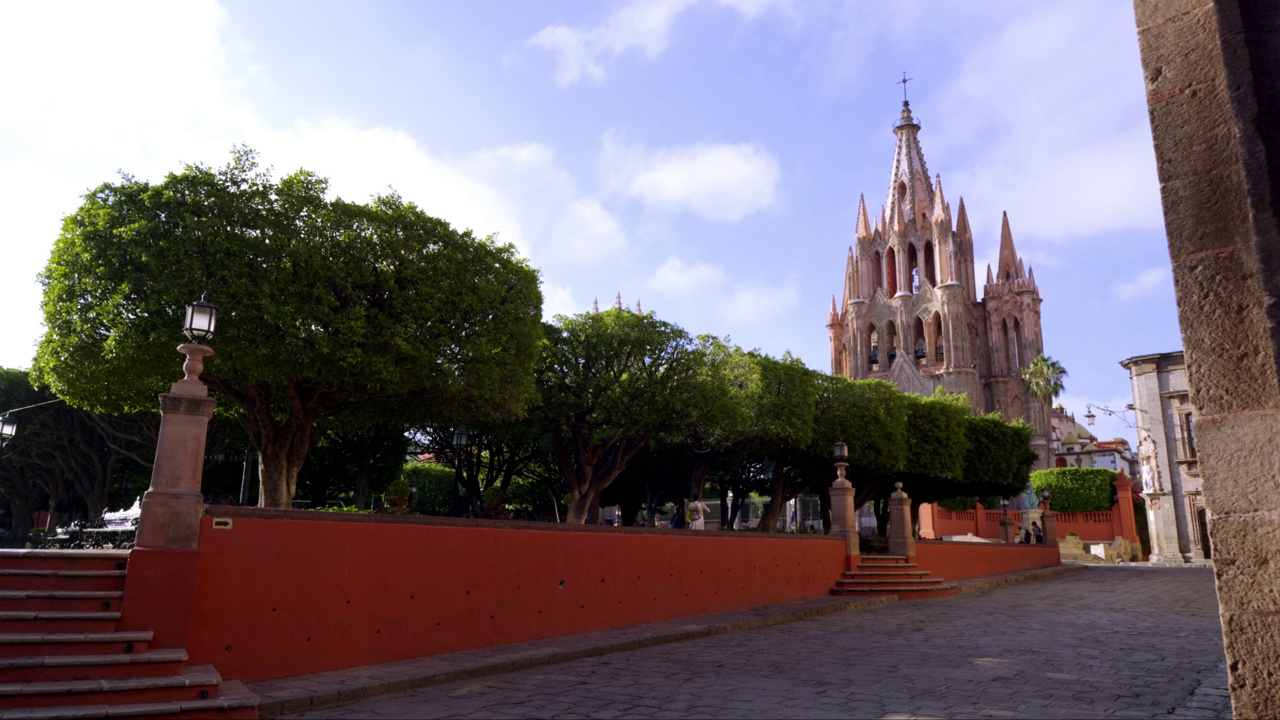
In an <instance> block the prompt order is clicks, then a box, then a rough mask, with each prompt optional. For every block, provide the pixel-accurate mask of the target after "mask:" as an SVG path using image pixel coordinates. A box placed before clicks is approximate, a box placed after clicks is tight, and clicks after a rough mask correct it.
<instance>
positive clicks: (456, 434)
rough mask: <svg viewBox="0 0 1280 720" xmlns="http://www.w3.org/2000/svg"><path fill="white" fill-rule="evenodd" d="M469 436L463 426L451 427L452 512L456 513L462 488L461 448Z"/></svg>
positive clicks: (465, 445)
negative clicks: (452, 451) (452, 450)
mask: <svg viewBox="0 0 1280 720" xmlns="http://www.w3.org/2000/svg"><path fill="white" fill-rule="evenodd" d="M470 439H471V437H470V436H469V435H468V434H467V429H466V428H464V427H456V428H454V429H453V449H454V453H453V514H454V515H457V514H458V499H459V496H460V495H461V493H460V492H459V491H460V490H461V489H462V450H463V449H464V448H466V447H467V442H468V441H469V440H470Z"/></svg>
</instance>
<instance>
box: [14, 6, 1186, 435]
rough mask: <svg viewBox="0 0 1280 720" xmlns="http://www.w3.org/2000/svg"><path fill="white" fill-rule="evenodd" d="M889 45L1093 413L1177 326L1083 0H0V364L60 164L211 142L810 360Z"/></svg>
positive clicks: (660, 310)
mask: <svg viewBox="0 0 1280 720" xmlns="http://www.w3.org/2000/svg"><path fill="white" fill-rule="evenodd" d="M903 71H906V72H907V74H908V76H909V77H911V78H914V80H913V81H912V82H911V83H910V84H909V87H908V92H909V94H910V98H911V104H912V109H913V111H914V114H915V116H916V118H917V119H918V120H919V121H920V123H921V126H922V130H921V133H920V139H921V144H922V146H923V148H924V152H925V158H926V160H927V161H928V164H929V169H930V171H931V172H933V173H937V174H941V176H942V183H943V187H944V189H945V192H946V194H947V198H948V200H950V201H951V202H952V203H953V205H954V204H955V203H956V202H957V201H958V199H959V198H960V197H961V196H963V197H964V198H965V204H966V207H967V209H968V210H969V213H970V218H971V221H972V224H973V229H974V234H975V247H976V252H977V256H978V257H977V266H978V273H979V277H978V278H977V280H978V282H979V283H981V282H982V281H983V279H984V273H985V266H986V263H988V262H993V263H994V260H995V256H996V251H997V244H998V240H999V230H1000V224H999V222H1000V214H1001V212H1003V211H1007V212H1008V213H1009V219H1010V223H1011V225H1012V229H1013V235H1014V240H1015V242H1016V244H1017V248H1018V251H1019V252H1020V253H1021V254H1022V256H1023V258H1024V260H1025V261H1026V263H1027V264H1028V265H1030V266H1032V267H1034V269H1035V272H1036V279H1037V281H1038V282H1039V285H1040V292H1041V295H1042V297H1043V298H1044V305H1043V313H1044V338H1045V350H1046V352H1047V353H1048V354H1049V355H1051V356H1053V357H1054V358H1056V359H1058V360H1059V361H1061V362H1062V363H1063V365H1064V366H1066V368H1067V369H1068V371H1069V372H1070V377H1069V378H1068V380H1067V393H1066V394H1065V395H1064V396H1063V398H1062V402H1063V403H1064V404H1065V405H1066V407H1067V408H1068V409H1069V410H1073V411H1075V412H1076V413H1077V415H1079V416H1083V414H1084V407H1085V403H1087V402H1091V403H1095V404H1105V405H1108V406H1110V407H1113V408H1121V407H1123V406H1124V404H1125V403H1127V402H1129V401H1130V400H1131V397H1130V389H1129V383H1128V376H1127V373H1126V372H1125V371H1124V370H1123V369H1122V368H1120V367H1119V365H1118V364H1117V363H1118V361H1119V360H1121V359H1123V358H1125V357H1129V356H1132V355H1138V354H1145V353H1151V352H1164V351H1169V350H1175V349H1177V348H1179V347H1180V346H1181V340H1180V336H1179V333H1178V326H1177V313H1176V307H1175V304H1174V298H1173V286H1172V280H1171V277H1170V272H1169V260H1168V252H1167V249H1166V246H1165V243H1164V234H1163V221H1162V216H1161V210H1160V197H1159V187H1158V182H1157V178H1156V173H1155V161H1154V154H1153V152H1152V149H1151V137H1150V128H1149V126H1148V121H1147V115H1146V101H1145V91H1144V85H1143V79H1142V75H1141V68H1140V64H1139V58H1138V49H1137V41H1136V31H1135V28H1134V22H1133V16H1132V9H1131V7H1130V5H1129V3H1127V2H1116V1H1114V0H1105V1H1102V2H1097V1H1089V0H1066V1H1064V2H1050V1H1041V2H1035V3H1012V2H977V1H970V2H965V3H954V2H942V1H936V2H924V1H917V2H894V3H880V2H875V3H872V2H869V1H868V2H848V1H845V0H831V1H826V0H804V1H803V2H801V1H794V2H792V1H788V0H655V1H651V2H636V1H629V0H613V1H610V2H602V1H600V0H593V1H589V2H567V1H558V2H554V3H538V2H514V1H508V2H497V1H485V2H474V3H457V2H442V1H438V2H380V3H375V2H369V3H352V2H321V1H318V0H306V1H305V2H262V1H258V2H249V1H241V0H228V1H224V2H211V1H208V0H204V1H196V0H192V1H190V2H183V3H172V2H169V3H154V4H144V3H111V4H106V3H98V4H89V3H79V4H59V3H26V4H19V3H6V4H3V5H0V97H4V98H5V109H4V110H3V111H0V170H2V172H0V183H2V184H3V187H2V188H0V218H3V220H2V222H3V223H4V225H5V228H4V231H3V243H2V246H3V253H4V262H3V263H0V308H3V312H2V313H0V365H3V366H7V367H28V366H29V365H30V361H31V356H32V353H33V347H34V344H35V342H36V341H37V339H38V338H39V335H40V333H41V324H40V311H39V288H38V285H37V284H36V282H35V276H36V274H37V273H38V272H39V271H40V269H41V268H42V267H43V266H44V264H45V262H46V261H47V259H48V253H49V249H50V246H51V244H52V241H53V239H54V238H55V237H56V235H57V232H58V228H59V223H60V221H61V218H62V216H64V215H65V214H67V213H69V212H71V211H72V210H74V208H75V207H76V206H77V205H78V203H79V196H80V195H81V194H82V193H83V192H84V191H85V190H86V189H87V188H89V187H91V186H93V185H96V184H98V183H100V182H103V181H106V180H110V179H112V178H113V177H114V175H115V172H116V170H118V169H123V170H125V171H127V172H129V173H131V174H134V175H136V176H138V177H142V178H148V179H157V180H158V179H160V178H161V177H162V176H163V174H164V173H165V172H168V171H171V170H176V169H178V168H179V167H180V165H181V163H183V162H204V163H208V164H221V163H222V162H224V161H225V160H226V159H227V157H228V151H229V149H230V147H231V146H232V145H233V144H234V143H241V142H243V143H247V144H248V145H250V146H252V147H254V148H256V149H258V150H259V151H261V153H262V157H263V161H264V162H265V163H267V164H269V165H272V166H274V167H275V168H276V169H277V171H278V172H281V173H283V172H289V171H292V170H294V169H296V168H298V167H306V168H308V169H311V170H314V171H317V172H319V173H321V174H323V175H325V176H327V177H329V178H330V179H331V180H332V182H333V187H334V189H335V191H336V192H337V193H338V194H340V195H342V196H344V197H350V198H357V199H365V198H367V197H368V196H369V195H371V194H373V193H376V192H380V191H383V190H385V189H386V188H387V187H388V186H391V187H394V188H395V189H396V190H398V191H399V192H400V193H401V194H403V195H404V196H406V197H407V198H409V199H411V200H413V201H414V202H416V203H418V204H419V205H421V206H423V207H424V208H425V209H427V210H428V211H429V212H432V213H433V214H436V215H439V216H440V217H443V218H445V219H447V220H449V221H450V222H452V223H454V224H455V225H457V226H460V227H469V228H472V229H474V230H475V231H477V232H478V233H482V234H487V233H497V234H498V236H499V237H500V238H502V239H505V240H507V241H510V242H513V243H515V244H516V245H517V246H518V247H519V248H520V249H521V252H522V253H523V254H524V255H525V256H526V257H528V258H529V259H530V261H531V262H532V264H533V265H534V266H535V267H538V268H539V269H540V270H541V271H542V275H543V290H544V294H545V296H546V303H545V310H546V313H547V315H548V316H550V315H553V314H555V313H571V312H578V311H582V310H586V309H588V308H589V307H590V306H591V303H592V299H593V298H596V297H598V298H599V299H600V302H601V305H607V304H610V303H612V302H613V298H614V295H615V293H616V292H621V293H622V297H623V300H624V302H626V303H627V304H628V305H631V306H634V304H635V302H636V300H637V299H639V300H641V301H642V302H643V305H644V308H645V309H646V310H653V311H655V312H656V313H657V315H658V316H659V317H662V318H664V319H667V320H671V321H674V322H677V323H679V324H680V325H682V326H683V327H685V328H686V329H688V330H689V331H691V332H694V333H714V334H717V335H721V336H725V335H727V336H730V337H731V338H732V339H733V341H734V342H736V343H738V344H739V345H742V346H744V347H748V348H760V349H762V350H764V351H766V352H768V353H771V354H775V355H778V354H781V353H783V352H785V351H788V350H789V351H790V352H792V353H793V354H795V355H797V356H799V357H800V358H802V359H803V360H804V361H805V362H806V363H807V364H808V365H809V366H811V367H814V368H819V369H823V370H827V369H829V357H828V352H829V351H828V341H827V332H826V328H825V323H826V315H827V311H828V309H829V307H830V296H831V294H832V293H835V292H838V291H839V288H840V286H841V285H840V283H841V280H842V276H843V269H844V258H845V252H846V248H847V247H848V246H849V245H850V244H852V242H853V234H854V224H855V223H854V211H855V210H856V208H857V202H858V196H859V194H860V193H862V194H865V195H866V197H867V202H868V206H869V207H870V208H871V209H872V212H875V210H876V209H878V208H879V207H880V205H881V204H883V202H884V197H885V193H886V191H887V184H888V175H889V170H890V163H891V160H892V152H893V142H894V136H893V134H892V132H891V128H892V125H893V123H894V121H895V120H896V118H897V116H898V110H899V107H900V103H901V99H902V86H901V85H897V84H895V83H896V81H898V80H899V79H900V78H901V76H902V72H903ZM215 301H216V298H215ZM176 322H177V319H175V323H176ZM176 367H177V365H176V364H175V371H176ZM1096 429H1097V431H1098V434H1099V435H1100V436H1102V437H1111V436H1126V437H1129V438H1130V439H1131V441H1132V440H1133V439H1134V438H1133V434H1132V432H1131V431H1129V430H1128V429H1127V428H1125V427H1124V426H1123V425H1122V424H1120V423H1118V422H1114V421H1110V419H1109V418H1105V417H1100V418H1099V421H1098V428H1096Z"/></svg>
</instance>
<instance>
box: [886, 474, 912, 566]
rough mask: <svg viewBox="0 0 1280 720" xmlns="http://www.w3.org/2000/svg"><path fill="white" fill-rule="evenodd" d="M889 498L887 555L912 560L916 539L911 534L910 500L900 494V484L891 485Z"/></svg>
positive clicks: (902, 493) (905, 495)
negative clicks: (900, 556) (891, 492)
mask: <svg viewBox="0 0 1280 720" xmlns="http://www.w3.org/2000/svg"><path fill="white" fill-rule="evenodd" d="M893 488H894V490H893V494H892V495H890V496H889V554H890V555H902V556H903V557H907V558H913V557H915V556H916V538H915V535H914V534H913V533H912V532H911V530H912V528H911V498H909V497H907V494H906V493H904V492H902V483H894V484H893Z"/></svg>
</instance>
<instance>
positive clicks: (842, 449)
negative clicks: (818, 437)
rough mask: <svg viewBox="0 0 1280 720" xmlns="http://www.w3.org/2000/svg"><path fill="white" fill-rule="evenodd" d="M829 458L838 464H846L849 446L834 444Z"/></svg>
mask: <svg viewBox="0 0 1280 720" xmlns="http://www.w3.org/2000/svg"><path fill="white" fill-rule="evenodd" d="M831 456H832V457H834V458H835V459H836V462H838V463H842V462H846V461H847V460H848V459H849V446H848V445H845V444H844V443H842V442H838V443H836V444H835V446H834V447H832V448H831Z"/></svg>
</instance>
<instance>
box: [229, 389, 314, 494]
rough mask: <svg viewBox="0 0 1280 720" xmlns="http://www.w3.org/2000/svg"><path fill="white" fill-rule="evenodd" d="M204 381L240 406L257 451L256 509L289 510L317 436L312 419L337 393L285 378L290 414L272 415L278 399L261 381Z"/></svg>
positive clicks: (285, 390) (243, 420)
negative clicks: (303, 467)
mask: <svg viewBox="0 0 1280 720" xmlns="http://www.w3.org/2000/svg"><path fill="white" fill-rule="evenodd" d="M206 382H208V383H209V384H210V385H211V386H212V387H214V388H215V389H216V390H218V391H219V392H222V393H223V394H224V395H227V396H228V397H230V398H231V399H232V401H233V402H235V404H237V405H239V406H240V407H241V409H243V410H244V417H242V418H241V423H242V424H243V425H244V428H245V430H246V431H248V433H249V440H250V442H252V443H253V447H254V448H255V449H256V450H257V451H258V488H259V491H258V507H264V508H281V509H284V508H289V507H292V505H293V498H294V496H295V495H296V494H297V492H298V472H299V471H300V470H302V464H303V463H304V462H305V461H306V459H307V453H309V452H310V451H311V446H312V444H313V443H314V442H315V440H316V436H315V435H316V433H315V425H316V419H317V418H319V417H320V415H321V411H322V409H323V408H324V406H325V403H326V401H328V400H329V399H331V398H332V397H333V396H334V395H335V394H336V392H335V391H334V390H333V389H332V388H329V387H327V386H320V387H303V386H300V385H298V384H297V382H296V381H294V380H286V381H285V383H284V384H285V387H284V395H285V397H284V398H281V399H283V400H285V401H286V402H287V403H288V406H289V410H288V415H287V416H286V417H285V419H284V421H283V422H281V421H279V420H277V419H276V416H275V413H274V411H275V409H276V407H277V403H276V402H275V401H274V400H273V396H272V390H271V387H270V386H268V385H267V384H266V383H264V382H256V383H250V384H248V385H245V386H243V387H241V386H232V385H229V384H227V383H223V382H220V381H219V380H217V379H216V378H212V377H209V376H206Z"/></svg>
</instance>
